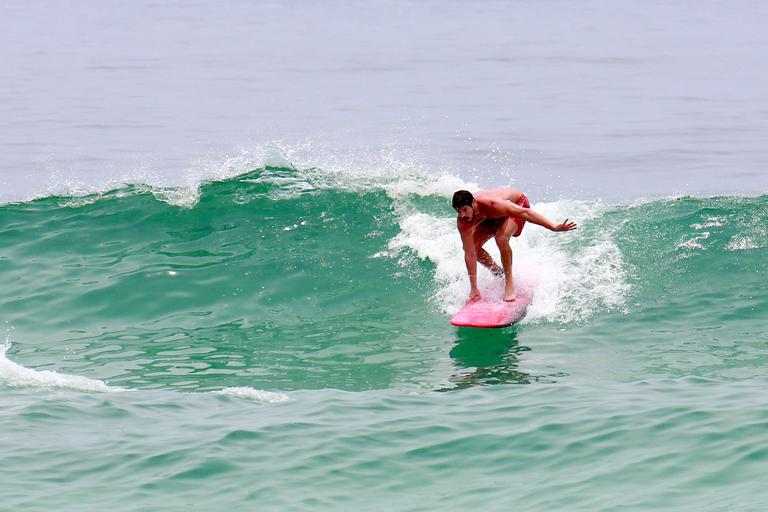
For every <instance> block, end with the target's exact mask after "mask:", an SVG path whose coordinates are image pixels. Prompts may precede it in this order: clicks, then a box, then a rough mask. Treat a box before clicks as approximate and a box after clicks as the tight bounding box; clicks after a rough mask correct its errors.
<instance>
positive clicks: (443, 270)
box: [389, 201, 629, 322]
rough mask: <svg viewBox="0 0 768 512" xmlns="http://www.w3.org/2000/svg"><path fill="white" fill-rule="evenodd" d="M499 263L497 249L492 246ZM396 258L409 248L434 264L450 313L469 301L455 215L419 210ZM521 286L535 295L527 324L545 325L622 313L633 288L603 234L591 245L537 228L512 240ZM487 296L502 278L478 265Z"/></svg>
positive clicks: (549, 212)
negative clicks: (612, 311)
mask: <svg viewBox="0 0 768 512" xmlns="http://www.w3.org/2000/svg"><path fill="white" fill-rule="evenodd" d="M533 207H534V209H535V210H536V211H538V212H540V213H542V214H543V215H545V216H546V217H548V218H550V219H558V220H562V219H564V218H566V217H567V218H571V219H577V220H578V221H579V222H582V223H583V222H584V221H587V220H589V219H591V218H594V217H597V216H599V215H600V214H602V212H603V211H604V207H603V206H602V205H600V204H599V203H584V202H573V201H561V202H556V203H540V204H535V205H533ZM485 248H486V250H487V251H488V252H489V253H490V254H491V256H492V257H493V258H494V259H495V260H496V261H497V262H499V254H498V249H497V248H496V246H495V244H494V243H492V242H491V243H488V244H486V246H485ZM389 249H390V251H391V253H390V254H393V255H402V254H404V253H403V250H404V249H410V250H412V251H413V252H415V253H416V255H417V256H418V257H419V258H422V259H429V260H430V261H432V262H433V263H434V264H435V281H436V284H437V292H436V293H435V295H434V297H433V298H434V301H435V303H436V304H437V306H438V307H439V308H440V309H442V310H443V311H444V312H445V313H447V314H452V313H454V312H455V311H457V310H458V309H459V308H460V307H461V305H462V304H463V303H464V302H465V301H466V298H467V295H468V292H469V279H468V277H467V272H466V267H465V264H464V257H463V254H464V253H463V250H462V247H461V240H460V238H459V235H458V233H457V231H456V221H455V219H454V218H453V217H452V216H446V217H436V216H433V215H429V214H425V213H421V212H417V211H412V212H410V213H407V214H405V215H404V216H403V218H402V220H401V221H400V233H399V234H398V235H397V236H396V237H395V238H393V239H392V240H391V241H390V243H389ZM512 249H513V254H514V263H513V267H514V275H515V280H516V286H531V287H533V288H534V290H535V294H534V300H533V303H532V304H531V306H530V308H529V310H528V315H527V317H526V320H525V321H526V322H536V321H541V320H546V321H556V322H572V321H580V320H584V319H586V318H588V317H590V316H591V315H593V314H595V313H597V312H598V311H601V310H606V309H621V308H622V307H623V306H624V303H625V300H626V296H627V293H628V291H629V284H628V283H627V273H626V270H625V269H624V263H623V259H622V255H621V252H620V251H619V249H618V247H617V246H616V244H615V243H614V242H613V241H612V240H611V233H610V232H609V231H603V232H601V233H599V234H598V235H596V236H594V237H593V238H591V239H586V238H585V235H583V234H582V232H581V231H578V230H577V231H575V232H571V233H552V232H550V231H547V230H546V229H544V228H542V227H540V226H536V225H533V224H530V223H529V224H528V225H526V228H525V230H524V231H523V234H522V235H521V236H520V237H519V238H517V239H515V240H514V241H513V242H512ZM478 268H479V270H478V286H479V288H480V290H481V293H500V292H499V289H500V287H501V282H500V280H498V279H496V278H494V277H493V276H492V275H491V274H490V272H488V271H486V270H485V269H482V267H480V266H478Z"/></svg>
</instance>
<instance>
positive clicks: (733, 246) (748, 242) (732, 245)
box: [725, 236, 761, 251]
mask: <svg viewBox="0 0 768 512" xmlns="http://www.w3.org/2000/svg"><path fill="white" fill-rule="evenodd" d="M760 247H761V246H760V244H758V243H757V242H756V241H755V240H754V239H753V238H752V237H749V236H735V237H733V238H732V239H731V240H730V241H729V242H728V245H726V246H725V248H726V249H728V250H729V251H749V250H751V249H759V248H760Z"/></svg>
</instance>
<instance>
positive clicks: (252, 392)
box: [214, 386, 289, 404]
mask: <svg viewBox="0 0 768 512" xmlns="http://www.w3.org/2000/svg"><path fill="white" fill-rule="evenodd" d="M214 393H216V394H219V395H224V396H231V397H235V398H246V399H248V400H256V401H258V402H267V403H270V404H277V403H281V402H287V401H288V400H289V398H288V395H285V394H283V393H276V392H274V391H263V390H261V389H254V388H251V387H247V386H244V387H231V388H224V389H220V390H219V391H214Z"/></svg>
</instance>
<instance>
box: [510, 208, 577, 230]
mask: <svg viewBox="0 0 768 512" xmlns="http://www.w3.org/2000/svg"><path fill="white" fill-rule="evenodd" d="M495 206H497V207H499V208H501V209H503V210H504V211H505V213H506V214H507V215H510V216H512V217H517V218H520V219H523V220H526V221H528V222H532V223H534V224H538V225H539V226H543V227H545V228H547V229H548V230H550V231H572V230H574V229H576V227H577V226H576V223H575V222H568V219H565V220H564V221H563V222H561V223H560V224H555V223H554V222H552V221H551V220H549V219H548V218H546V217H545V216H543V215H542V214H540V213H537V212H535V211H533V209H532V208H523V207H522V206H520V205H517V204H515V203H510V202H509V201H500V202H499V204H497V205H495Z"/></svg>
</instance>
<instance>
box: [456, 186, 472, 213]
mask: <svg viewBox="0 0 768 512" xmlns="http://www.w3.org/2000/svg"><path fill="white" fill-rule="evenodd" d="M474 200H475V198H474V197H473V196H472V193H471V192H469V191H468V190H457V191H456V192H455V193H454V194H453V202H452V203H451V204H453V209H454V210H458V209H460V208H461V207H462V206H472V202H473V201H474Z"/></svg>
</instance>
